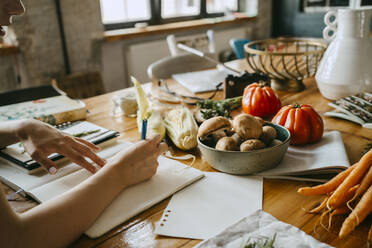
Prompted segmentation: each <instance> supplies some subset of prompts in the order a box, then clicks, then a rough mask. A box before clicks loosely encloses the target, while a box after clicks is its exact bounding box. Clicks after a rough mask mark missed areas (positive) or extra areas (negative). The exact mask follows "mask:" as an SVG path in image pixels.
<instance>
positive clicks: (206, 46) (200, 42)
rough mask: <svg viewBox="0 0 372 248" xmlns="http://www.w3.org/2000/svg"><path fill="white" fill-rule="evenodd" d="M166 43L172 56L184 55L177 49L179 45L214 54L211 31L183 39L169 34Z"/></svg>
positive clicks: (212, 33) (183, 52)
mask: <svg viewBox="0 0 372 248" xmlns="http://www.w3.org/2000/svg"><path fill="white" fill-rule="evenodd" d="M167 43H168V47H169V51H170V53H171V55H172V56H176V55H180V54H185V53H186V52H185V51H183V50H181V49H179V48H178V47H177V44H179V43H181V44H184V45H186V46H189V47H192V48H195V49H197V50H200V51H202V52H209V53H215V44H214V32H213V30H208V31H207V32H206V33H205V34H199V35H192V36H184V37H176V36H175V35H174V34H171V35H168V36H167Z"/></svg>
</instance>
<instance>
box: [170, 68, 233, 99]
mask: <svg viewBox="0 0 372 248" xmlns="http://www.w3.org/2000/svg"><path fill="white" fill-rule="evenodd" d="M227 75H228V73H227V72H225V71H222V70H217V69H213V70H205V71H195V72H186V73H180V74H174V75H173V78H174V79H175V80H176V81H177V82H178V83H180V84H181V85H182V86H184V87H185V88H186V89H188V90H190V91H191V92H193V93H198V92H206V91H212V90H215V89H216V86H217V85H218V84H219V83H221V82H223V81H224V80H225V78H226V77H227Z"/></svg>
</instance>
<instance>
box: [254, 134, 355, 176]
mask: <svg viewBox="0 0 372 248" xmlns="http://www.w3.org/2000/svg"><path fill="white" fill-rule="evenodd" d="M349 166H350V163H349V160H348V157H347V154H346V150H345V147H344V143H343V141H342V137H341V134H340V132H338V131H332V132H327V133H324V135H323V138H322V139H321V140H320V141H319V142H317V143H315V144H310V145H305V146H289V148H288V151H287V153H286V154H285V156H284V158H283V160H282V162H280V164H279V165H278V166H277V167H276V168H274V169H272V170H268V171H264V172H262V173H259V174H258V175H261V176H283V175H284V176H287V175H304V174H305V175H309V174H312V173H317V172H318V173H319V171H321V172H322V173H327V171H329V172H332V170H333V171H334V169H336V171H340V170H342V169H345V168H347V167H349Z"/></svg>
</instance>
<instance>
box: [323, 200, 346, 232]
mask: <svg viewBox="0 0 372 248" xmlns="http://www.w3.org/2000/svg"><path fill="white" fill-rule="evenodd" d="M348 213H350V209H349V207H348V206H346V205H344V206H342V207H340V208H336V209H335V210H333V211H332V212H331V213H330V214H329V220H328V227H329V228H330V227H331V224H332V218H333V216H335V215H343V214H348Z"/></svg>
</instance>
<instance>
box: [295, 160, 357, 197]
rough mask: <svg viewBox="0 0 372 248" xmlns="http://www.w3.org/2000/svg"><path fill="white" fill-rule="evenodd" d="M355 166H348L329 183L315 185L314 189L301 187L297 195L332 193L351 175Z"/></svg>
mask: <svg viewBox="0 0 372 248" xmlns="http://www.w3.org/2000/svg"><path fill="white" fill-rule="evenodd" d="M356 165H357V164H354V165H352V166H350V167H349V168H348V169H347V170H344V171H343V172H341V173H339V174H338V175H337V176H335V177H334V178H332V179H331V180H330V181H328V182H326V183H324V184H321V185H317V186H315V187H303V188H299V189H298V191H297V192H298V193H300V194H302V195H322V194H327V193H329V192H332V191H334V190H335V189H336V188H337V187H338V186H339V185H340V184H341V183H342V182H343V181H344V180H345V178H346V177H347V176H348V175H349V174H350V173H351V171H352V170H353V169H354V168H355V167H356Z"/></svg>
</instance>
